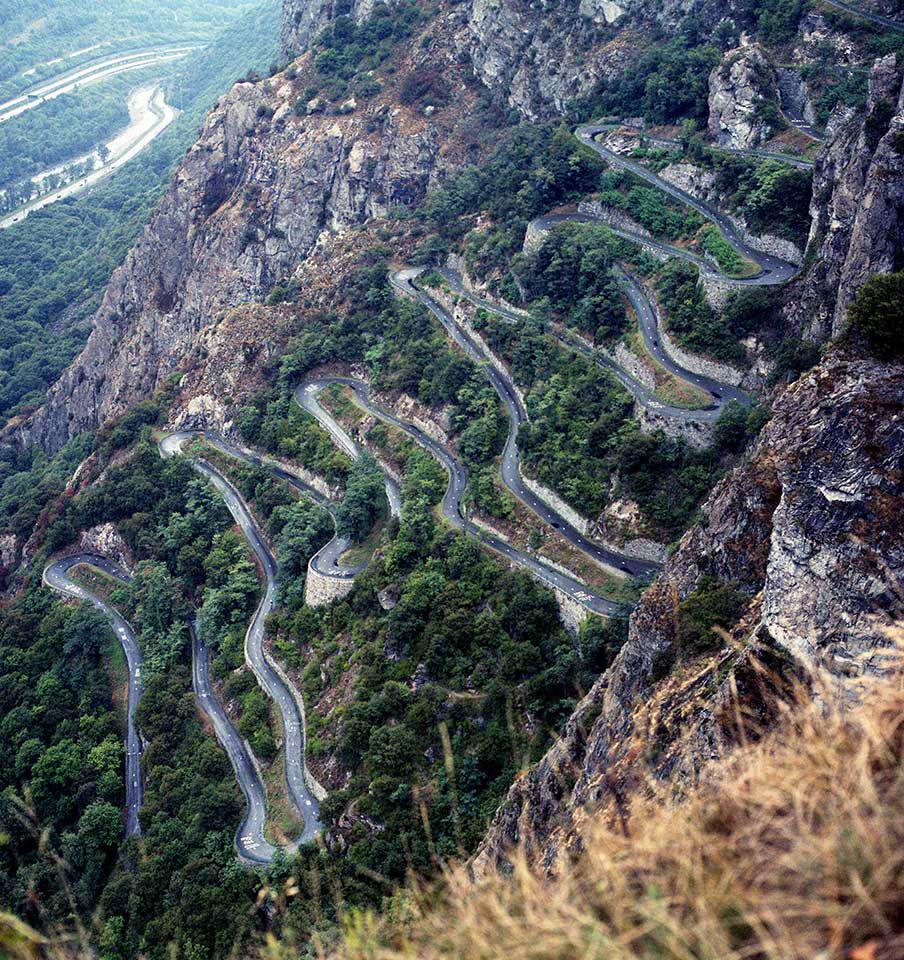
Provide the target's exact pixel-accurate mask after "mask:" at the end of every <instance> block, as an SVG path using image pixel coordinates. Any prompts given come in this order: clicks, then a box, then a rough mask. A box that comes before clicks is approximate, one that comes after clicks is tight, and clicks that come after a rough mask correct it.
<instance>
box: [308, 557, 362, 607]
mask: <svg viewBox="0 0 904 960" xmlns="http://www.w3.org/2000/svg"><path fill="white" fill-rule="evenodd" d="M313 559H314V558H313V557H312V558H311V560H309V561H308V575H307V578H306V579H305V583H304V600H305V603H306V604H307V605H308V606H309V607H323V606H326V604H328V603H332V602H333V601H334V600H340V599H341V598H342V597H347V596H348V595H349V593H351V590H352V587H353V586H354V585H355V579H354V577H348V578H347V579H345V578H339V577H325V576H324V575H323V574H322V573H319V572H318V571H317V570H315V569H314V567H313V566H312V562H313Z"/></svg>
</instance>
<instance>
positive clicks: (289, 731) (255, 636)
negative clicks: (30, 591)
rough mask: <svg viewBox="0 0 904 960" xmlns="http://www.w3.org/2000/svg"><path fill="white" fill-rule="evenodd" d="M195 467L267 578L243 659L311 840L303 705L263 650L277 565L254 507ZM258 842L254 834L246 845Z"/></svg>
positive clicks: (178, 445) (170, 451)
mask: <svg viewBox="0 0 904 960" xmlns="http://www.w3.org/2000/svg"><path fill="white" fill-rule="evenodd" d="M193 435H194V434H193V433H192V432H181V433H172V434H168V435H167V436H166V437H164V438H163V439H162V440H161V441H160V444H159V449H160V454H161V456H163V457H165V458H169V457H174V456H179V455H181V453H182V445H183V444H184V443H185V442H186V441H188V440H189V439H191V437H192V436H193ZM191 465H192V467H193V468H194V469H195V470H196V471H197V472H198V473H199V474H201V476H203V477H205V478H206V479H207V480H209V481H210V482H211V483H212V484H213V485H214V487H216V489H217V491H218V492H219V494H220V496H222V498H223V502H224V503H225V504H226V507H227V509H228V510H229V512H230V513H231V514H232V517H233V519H234V520H235V522H236V523H237V524H238V526H239V527H240V529H241V531H242V533H243V534H244V536H245V539H246V540H247V541H248V544H249V545H250V547H251V549H252V550H253V551H254V554H255V556H256V557H257V560H258V562H259V563H260V566H261V569H262V570H263V572H264V577H265V580H266V584H265V589H264V595H263V597H262V598H261V601H260V603H259V604H258V607H257V610H256V611H255V613H254V616H253V618H252V620H251V623H250V624H249V626H248V630H247V632H246V634H245V662H246V663H247V664H248V666H249V667H250V668H251V670H252V672H253V673H254V675H255V677H256V678H257V681H258V683H259V684H260V685H261V688H262V689H263V690H264V692H265V693H266V694H267V695H268V696H269V697H270V698H271V699H272V700H273V701H274V703H275V704H276V706H277V708H278V710H279V712H280V715H281V717H282V726H283V751H284V759H285V771H286V787H287V788H288V794H289V799H290V800H291V801H292V804H293V805H294V806H295V808H296V810H297V811H298V814H299V816H300V817H301V818H302V820H303V821H304V830H303V833H302V836H301V837H300V838H299V840H298V842H299V843H307V842H309V841H311V840H313V839H314V838H315V837H316V836H317V834H318V833H320V831H321V829H322V824H321V822H320V804H319V802H318V800H317V798H316V797H315V796H314V795H313V794H312V793H311V791H310V789H309V788H308V784H307V779H306V771H305V761H304V746H305V744H304V721H303V719H302V716H301V710H300V708H299V704H298V702H297V701H296V699H295V697H294V696H293V694H292V692H291V691H290V690H289V688H288V686H287V685H286V684H285V683H284V682H283V680H282V679H281V678H280V676H279V675H278V674H277V672H276V670H275V669H274V668H273V666H271V664H270V660H269V659H268V657H267V656H266V654H265V653H264V626H265V621H266V619H267V617H268V616H269V615H270V613H271V612H272V610H273V608H274V606H275V605H276V591H277V573H278V571H277V565H276V558H275V557H274V556H273V554H272V553H271V552H270V548H269V547H268V546H267V544H266V541H265V540H264V536H263V533H262V532H261V531H260V529H259V528H258V526H257V523H256V522H255V520H254V517H253V516H252V515H251V510H250V509H249V508H248V505H247V504H246V503H245V501H244V500H243V499H242V496H241V494H240V493H239V492H238V490H236V489H235V487H234V486H233V485H232V484H231V483H230V482H229V481H228V480H227V479H226V478H225V477H224V476H223V475H222V474H221V473H219V471H217V470H216V469H215V468H214V467H213V466H211V465H210V464H209V463H208V462H207V461H206V460H201V459H192V460H191ZM255 842H256V841H255V839H254V838H253V837H252V838H251V839H250V841H248V844H247V846H248V848H249V849H251V850H252V851H254V850H255V849H256V848H255V847H253V846H252V844H254V843H255Z"/></svg>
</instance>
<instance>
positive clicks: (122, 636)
mask: <svg viewBox="0 0 904 960" xmlns="http://www.w3.org/2000/svg"><path fill="white" fill-rule="evenodd" d="M78 564H87V565H88V566H92V567H95V568H96V569H98V570H100V571H102V572H103V573H106V574H108V575H109V576H111V577H115V578H116V579H117V580H121V581H122V582H123V583H126V582H128V580H129V575H128V574H127V573H126V572H125V571H124V570H123V569H122V568H121V567H119V566H117V565H116V564H115V563H113V562H112V561H111V560H108V559H107V558H106V557H101V556H98V555H97V554H94V553H76V554H73V555H72V556H69V557H63V558H62V559H60V560H55V561H54V562H53V563H50V564H48V565H47V566H46V567H45V568H44V575H43V580H44V583H45V584H47V586H48V587H50V588H51V589H52V590H55V591H56V592H57V593H61V594H63V595H64V596H67V597H74V598H75V599H76V600H85V601H87V602H88V603H90V604H91V605H92V606H94V607H95V608H96V609H98V610H100V612H101V613H102V614H103V615H104V616H105V617H106V618H107V619H108V620H109V621H110V625H111V626H112V627H113V632H114V633H115V634H116V639H117V640H118V641H119V643H120V646H121V647H122V649H123V652H124V653H125V655H126V666H127V668H128V673H129V690H128V699H127V707H126V836H127V837H132V836H137V835H138V834H140V833H141V823H140V821H139V819H138V813H139V811H140V810H141V801H142V797H143V793H144V791H143V785H142V781H141V739H140V737H139V736H138V731H137V730H136V729H135V711H136V710H137V709H138V703H139V701H140V700H141V690H142V687H141V663H142V657H141V650H140V649H139V647H138V640H137V639H136V638H135V632H134V631H133V630H132V628H131V627H130V626H129V624H128V623H127V622H126V620H124V619H123V617H122V616H121V615H120V614H119V613H118V612H117V611H116V610H115V609H114V608H113V607H111V606H110V605H109V604H108V603H106V602H105V601H104V600H102V599H101V598H100V597H98V596H96V595H95V594H93V593H91V592H90V591H89V590H86V589H85V588H84V587H82V586H79V584H77V583H75V582H74V581H72V580H70V579H69V571H70V570H71V569H72V568H73V567H75V566H77V565H78Z"/></svg>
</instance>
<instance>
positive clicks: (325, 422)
mask: <svg viewBox="0 0 904 960" xmlns="http://www.w3.org/2000/svg"><path fill="white" fill-rule="evenodd" d="M326 385H327V384H326V382H325V381H311V382H305V383H302V384H300V385H299V386H298V387H296V389H295V394H294V396H295V402H296V403H297V404H298V405H299V406H300V407H301V408H302V410H305V411H306V412H307V413H309V414H311V416H313V417H314V418H316V420H317V422H318V423H319V424H320V425H321V426H322V427H323V428H324V430H326V432H327V433H328V434H329V435H330V437H331V438H332V440H333V442H334V443H335V444H336V446H338V447H339V449H340V450H342V452H343V453H345V454H347V455H348V456H349V457H351V459H352V460H358V459H359V458H360V456H361V454H362V451H363V448H362V447H361V446H360V445H359V444H358V443H356V442H355V441H354V440H353V439H352V438H351V437H350V436H349V435H348V434H347V433H346V432H345V430H343V428H342V427H341V426H340V425H339V423H338V421H337V420H336V418H335V417H334V416H333V415H332V414H331V413H330V412H329V411H328V410H325V409H324V408H323V407H322V406H321V405H320V403H319V402H318V400H317V394H318V393H319V392H320V390H322V389H323V387H324V386H326ZM383 483H384V486H385V489H386V500H387V502H388V503H389V513H390V516H393V517H398V516H400V515H401V512H402V491H401V489H400V488H399V484H398V482H397V481H396V479H395V478H394V477H391V476H390V475H389V474H388V473H387V472H386V471H385V470H384V471H383ZM333 519H334V522H335V517H334V518H333ZM349 546H350V543H349V541H348V540H347V539H346V538H345V537H340V536H339V533H338V531H337V532H336V536H335V537H333V539H332V540H330V542H329V543H327V544H325V545H324V546H323V547H321V549H320V550H318V551H317V553H316V554H315V555H314V556H313V557H312V558H311V565H312V566H313V568H314V569H315V570H316V571H317V572H318V573H321V574H323V575H324V576H326V577H339V578H341V579H351V578H352V577H354V576H355V574H357V573H360V571H361V570H363V569H364V567H365V566H367V564H366V563H362V564H359V565H358V566H357V567H346V568H343V567H342V565H341V563H340V558H341V556H342V554H343V553H345V551H346V550H348V548H349Z"/></svg>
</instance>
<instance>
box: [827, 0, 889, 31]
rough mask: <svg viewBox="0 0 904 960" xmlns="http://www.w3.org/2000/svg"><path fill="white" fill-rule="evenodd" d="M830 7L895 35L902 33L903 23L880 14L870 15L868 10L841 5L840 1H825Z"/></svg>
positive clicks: (850, 4)
mask: <svg viewBox="0 0 904 960" xmlns="http://www.w3.org/2000/svg"><path fill="white" fill-rule="evenodd" d="M826 3H827V4H828V5H829V6H830V7H836V8H837V9H838V10H842V11H843V12H844V13H851V14H853V15H854V16H855V17H863V18H864V19H866V20H869V21H871V22H872V23H875V24H876V25H877V26H880V27H885V28H886V29H887V30H894V31H895V32H896V33H904V23H902V22H901V21H900V20H892V19H891V17H883V16H882V15H881V14H878V13H872V12H870V11H868V10H861V9H860V8H859V7H855V6H854V5H853V4H852V3H843V2H842V0H826ZM899 9H900V8H899Z"/></svg>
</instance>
